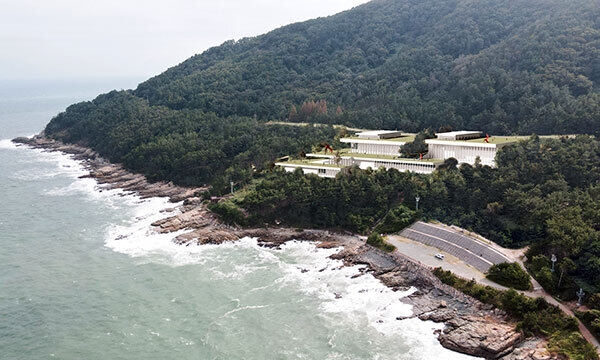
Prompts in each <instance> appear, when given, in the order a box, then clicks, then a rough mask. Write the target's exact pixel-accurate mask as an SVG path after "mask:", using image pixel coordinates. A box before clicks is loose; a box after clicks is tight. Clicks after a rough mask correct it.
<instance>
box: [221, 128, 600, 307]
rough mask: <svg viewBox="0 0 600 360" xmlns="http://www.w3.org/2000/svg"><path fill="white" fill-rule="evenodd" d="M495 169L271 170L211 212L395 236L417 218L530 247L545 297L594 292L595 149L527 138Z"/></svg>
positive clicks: (593, 144)
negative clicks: (325, 174) (327, 174)
mask: <svg viewBox="0 0 600 360" xmlns="http://www.w3.org/2000/svg"><path fill="white" fill-rule="evenodd" d="M497 161H498V167H497V168H491V167H489V166H482V165H481V164H476V165H474V166H472V165H469V164H462V165H460V166H457V164H456V162H450V161H448V162H447V164H445V165H446V166H444V167H442V168H441V169H439V170H438V171H435V172H434V173H433V174H431V175H422V174H416V173H410V172H399V171H397V170H395V169H389V170H385V169H383V168H381V169H378V170H360V169H359V168H351V169H348V170H347V171H346V172H342V173H340V174H339V175H338V176H337V177H336V179H335V180H332V179H326V178H320V177H317V176H316V175H314V174H313V175H304V174H302V172H301V171H300V170H298V171H296V172H295V173H286V172H284V171H279V172H274V173H270V174H268V175H266V176H265V177H264V178H263V179H261V181H260V182H257V184H256V185H255V186H254V187H253V188H252V189H251V191H248V192H246V193H244V194H240V195H238V196H236V197H234V198H232V199H231V200H229V201H228V202H225V203H223V204H219V205H218V206H213V209H214V211H215V212H218V213H221V214H222V215H223V217H224V218H225V219H229V220H231V221H234V222H238V223H239V222H244V221H245V222H249V223H251V224H254V225H260V224H264V223H273V222H278V221H281V220H282V221H284V222H285V223H286V224H287V225H288V226H296V227H314V226H316V227H325V228H341V229H349V230H352V231H356V232H362V233H365V234H368V233H369V232H372V231H376V232H378V233H379V232H384V233H393V232H397V231H399V230H401V229H402V228H404V227H405V226H407V225H409V224H410V223H412V222H413V221H414V219H415V218H416V217H418V216H422V217H425V218H427V219H435V220H439V221H442V222H444V223H447V224H456V225H459V226H461V227H463V228H466V229H470V230H473V231H475V232H477V233H479V234H481V235H483V236H485V237H487V238H488V239H491V240H493V241H495V242H497V243H498V244H501V245H503V246H506V247H523V246H526V245H531V248H530V250H529V252H528V257H529V260H530V262H529V265H530V269H531V271H532V272H533V274H534V275H535V276H536V277H537V278H538V280H539V281H540V283H542V285H543V286H544V288H546V289H547V290H549V291H551V292H553V293H557V294H562V295H564V296H565V297H567V298H572V297H574V296H575V292H576V290H577V289H578V288H579V287H578V286H583V287H585V288H586V291H593V292H599V291H600V172H599V171H598V169H599V168H600V142H599V141H598V140H596V139H595V138H592V137H590V136H586V135H580V136H577V137H569V138H567V137H563V138H543V139H541V138H539V137H537V136H533V137H531V138H530V139H529V140H527V141H521V142H519V143H517V144H514V145H511V146H507V147H505V148H503V149H502V151H500V152H499V154H498V157H497ZM417 196H419V198H420V202H419V209H418V210H417V209H416V202H415V198H416V197H417ZM236 207H238V208H241V209H244V210H247V211H246V212H245V213H247V214H249V216H242V214H243V213H244V212H242V211H241V210H238V211H237V212H236ZM417 213H419V214H417ZM552 254H555V255H556V256H557V259H558V262H557V264H556V265H557V268H558V269H559V271H556V272H554V273H553V272H551V262H550V259H551V255H552ZM573 279H577V280H578V282H579V284H575V283H574V281H573Z"/></svg>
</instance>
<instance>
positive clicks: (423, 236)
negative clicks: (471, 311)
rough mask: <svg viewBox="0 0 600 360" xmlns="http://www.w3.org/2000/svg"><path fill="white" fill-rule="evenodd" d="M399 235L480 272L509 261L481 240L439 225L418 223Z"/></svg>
mask: <svg viewBox="0 0 600 360" xmlns="http://www.w3.org/2000/svg"><path fill="white" fill-rule="evenodd" d="M400 235H401V236H404V237H406V238H408V239H411V240H414V241H418V242H420V243H422V244H425V245H429V246H433V247H435V248H438V249H440V250H442V251H444V252H446V253H448V254H452V255H454V256H455V257H457V258H459V259H461V260H463V261H465V262H466V263H468V264H469V265H471V266H473V267H475V268H476V269H478V270H479V271H481V272H486V271H487V270H488V269H489V268H490V267H491V266H492V265H493V264H499V263H502V262H510V261H511V260H510V259H509V258H508V257H507V256H505V255H504V254H502V253H501V252H500V251H498V250H496V249H494V248H493V247H491V246H490V245H489V244H487V243H485V242H483V241H482V240H480V239H478V238H475V237H471V236H468V235H464V234H461V233H458V232H456V231H453V230H452V229H447V228H445V227H442V226H439V225H434V224H427V223H424V222H421V221H418V222H416V223H414V224H413V225H412V226H410V227H408V228H406V229H404V230H403V231H402V232H401V233H400Z"/></svg>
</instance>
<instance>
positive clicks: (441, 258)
mask: <svg viewBox="0 0 600 360" xmlns="http://www.w3.org/2000/svg"><path fill="white" fill-rule="evenodd" d="M435 257H436V258H437V259H440V260H444V254H440V253H437V254H435Z"/></svg>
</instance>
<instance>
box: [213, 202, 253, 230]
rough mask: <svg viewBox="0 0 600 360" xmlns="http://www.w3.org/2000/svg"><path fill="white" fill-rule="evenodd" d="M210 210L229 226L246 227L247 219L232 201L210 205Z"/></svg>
mask: <svg viewBox="0 0 600 360" xmlns="http://www.w3.org/2000/svg"><path fill="white" fill-rule="evenodd" d="M208 209H209V210H210V211H212V212H214V213H215V214H217V215H219V217H220V218H221V220H223V221H224V222H226V223H228V224H237V225H242V226H243V225H246V223H247V218H246V216H245V215H244V213H243V212H242V210H240V208H239V207H237V205H235V204H234V203H232V202H231V201H227V200H225V201H220V202H218V203H216V204H209V205H208Z"/></svg>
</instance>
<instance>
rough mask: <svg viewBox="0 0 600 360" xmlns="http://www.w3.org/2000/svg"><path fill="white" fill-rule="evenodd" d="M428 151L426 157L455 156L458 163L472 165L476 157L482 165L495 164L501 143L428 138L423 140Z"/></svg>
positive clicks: (444, 157) (446, 157)
mask: <svg viewBox="0 0 600 360" xmlns="http://www.w3.org/2000/svg"><path fill="white" fill-rule="evenodd" d="M425 142H426V143H427V145H428V148H429V152H428V153H427V157H431V158H435V159H449V158H455V159H456V160H458V162H459V163H467V164H471V165H474V164H475V160H476V159H477V157H479V159H480V160H481V164H482V165H489V166H495V165H496V162H495V158H496V153H497V152H498V149H499V148H501V147H502V145H498V144H488V143H479V142H474V143H471V142H467V141H449V140H438V139H429V140H425Z"/></svg>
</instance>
